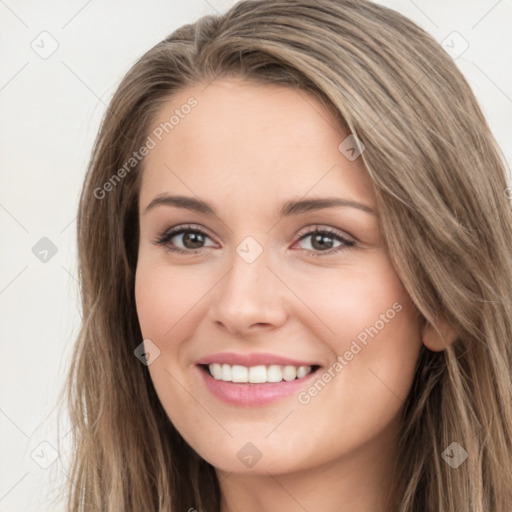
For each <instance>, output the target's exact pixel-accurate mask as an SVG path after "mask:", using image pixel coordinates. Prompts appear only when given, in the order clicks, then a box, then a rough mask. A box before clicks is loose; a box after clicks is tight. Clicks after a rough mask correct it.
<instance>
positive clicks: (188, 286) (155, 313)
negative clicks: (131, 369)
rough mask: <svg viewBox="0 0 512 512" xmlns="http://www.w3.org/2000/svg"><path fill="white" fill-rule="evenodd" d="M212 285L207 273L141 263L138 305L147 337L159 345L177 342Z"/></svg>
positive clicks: (139, 267) (140, 320)
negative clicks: (175, 339)
mask: <svg viewBox="0 0 512 512" xmlns="http://www.w3.org/2000/svg"><path fill="white" fill-rule="evenodd" d="M208 282H209V281H208V280H207V276H206V275H204V272H198V271H197V270H196V271H193V270H190V269H188V270H187V269H186V268H185V267H174V268H173V267H172V266H170V265H152V264H145V262H144V261H143V260H142V261H139V265H138V267H137V272H136V276H135V301H136V306H137V315H138V318H139V323H140V327H141V330H142V334H143V336H144V337H145V338H150V339H152V338H154V339H155V340H157V343H162V341H163V340H164V339H172V338H176V332H177V331H180V330H182V329H183V328H184V326H185V325H186V324H188V323H190V321H191V320H192V316H193V314H194V310H195V308H194V306H196V307H197V305H198V304H199V303H200V302H201V299H203V298H204V296H205V294H206V293H207V291H208ZM195 321H197V319H195ZM162 348H163V347H162Z"/></svg>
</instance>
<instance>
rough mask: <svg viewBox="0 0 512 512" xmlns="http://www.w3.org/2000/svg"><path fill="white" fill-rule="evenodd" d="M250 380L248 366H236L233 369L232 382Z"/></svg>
mask: <svg viewBox="0 0 512 512" xmlns="http://www.w3.org/2000/svg"><path fill="white" fill-rule="evenodd" d="M248 378H249V369H248V368H247V367H246V366H239V365H238V364H234V365H233V366H232V367H231V382H247V380H248Z"/></svg>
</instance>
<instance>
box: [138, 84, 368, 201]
mask: <svg viewBox="0 0 512 512" xmlns="http://www.w3.org/2000/svg"><path fill="white" fill-rule="evenodd" d="M191 105H193V106H191ZM155 133H156V134H157V135H154V134H155ZM347 135H348V134H347V133H346V132H344V131H343V130H342V129H341V127H339V126H338V125H337V123H336V121H335V119H334V118H333V117H332V115H331V114H330V113H329V112H328V111H327V110H326V109H325V107H324V106H323V105H322V104H321V103H320V102H319V101H318V100H317V99H316V98H315V97H313V96H311V95H309V94H307V93H305V92H303V91H297V90H295V89H293V88H290V87H283V86H275V85H267V84H265V85H260V84H254V83H251V82H247V81H243V80H240V79H224V80H216V81H214V82H212V83H211V84H209V85H208V84H195V85H192V86H189V87H187V88H185V89H183V90H181V91H179V92H178V93H176V94H175V95H173V96H172V97H171V98H169V99H168V100H167V101H166V103H164V104H163V106H162V107H161V109H160V111H159V112H158V115H157V116H156V117H155V119H154V120H153V123H152V125H151V133H150V136H151V137H152V138H153V139H154V141H155V147H154V148H153V149H152V150H151V151H150V152H149V154H148V155H147V156H146V157H145V160H144V175H143V180H142V189H141V203H144V202H146V203H147V202H148V201H149V200H151V197H152V196H154V195H155V194H159V193H162V192H169V193H171V192H173V193H187V194H188V195H190V193H191V192H192V193H193V194H195V195H199V196H202V197H205V198H206V197H212V196H213V195H215V200H217V199H218V200H219V201H221V200H223V199H226V200H229V199H231V200H233V198H234V197H235V196H244V198H245V200H248V201H250V197H249V196H251V195H253V194H254V195H258V196H259V202H260V204H262V202H268V201H270V200H271V198H272V197H275V198H276V199H277V198H278V197H282V198H290V197H297V196H304V195H306V194H308V193H311V194H312V195H315V196H318V195H320V194H326V195H327V194H328V195H331V196H332V195H333V194H335V195H336V194H343V195H344V196H347V195H349V196H351V198H352V199H359V200H364V201H366V202H367V203H369V204H371V205H373V204H374V203H373V194H372V190H371V188H372V187H371V182H370V179H369V177H368V175H367V173H366V170H365V168H364V165H363V163H362V160H361V159H360V158H358V159H357V160H355V161H350V160H348V159H347V158H346V157H345V156H344V155H343V154H342V152H341V151H340V150H339V145H340V143H341V142H342V141H343V140H344V139H345V138H346V137H347ZM159 139H161V140H159ZM269 192H271V194H269Z"/></svg>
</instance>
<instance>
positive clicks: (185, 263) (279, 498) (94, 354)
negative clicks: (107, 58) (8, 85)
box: [68, 0, 512, 512]
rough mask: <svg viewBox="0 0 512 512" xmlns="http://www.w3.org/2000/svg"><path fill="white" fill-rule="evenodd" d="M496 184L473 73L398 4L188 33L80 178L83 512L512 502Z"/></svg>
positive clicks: (74, 370)
mask: <svg viewBox="0 0 512 512" xmlns="http://www.w3.org/2000/svg"><path fill="white" fill-rule="evenodd" d="M508 190H509V189H507V181H506V173H505V169H504V165H503V162H502V160H501V159H500V156H499V150H498V148H497V146H496V143H495V141H494V138H493V137H492V135H491V133H490V130H489V128H488V126H487V123H486V121H485V119H484V117H483V115H482V113H481V111H480V108H479V106H478V104H477V102H476V100H475V98H474V95H473V94H472V92H471V90H470V88H469V86H468V84H467V83H466V81H465V80H464V78H463V77H462V75H461V73H460V72H459V71H458V69H457V68H456V66H455V65H454V63H453V62H452V60H451V59H450V57H449V56H448V55H447V54H445V53H444V51H443V50H442V49H441V48H440V46H439V45H438V44H437V43H436V42H435V41H434V40H433V39H432V38H431V37H430V36H429V35H428V34H426V33H425V32H424V31H423V30H421V29H420V28H418V27H417V26H416V25H415V24H413V23H412V22H410V21H409V20H407V19H405V18H404V17H403V16H401V15H399V14H397V13H395V12H393V11H391V10H389V9H387V8H384V7H381V6H378V5H374V4H372V3H370V2H366V1H357V2H356V1H352V0H343V1H335V0H322V1H314V2H313V1H308V0H293V1H286V2H284V1H274V0H272V1H266V0H265V1H263V0H261V1H260V0H256V1H245V2H240V3H238V4H236V5H235V6H234V7H233V8H231V9H230V10H229V11H228V12H227V13H226V14H225V15H222V16H206V17H203V18H201V19H200V20H198V21H197V22H196V23H195V24H191V25H186V26H183V27H181V28H180V29H178V30H176V31H175V32H174V33H173V34H171V35H170V36H169V37H168V38H167V39H165V40H164V41H162V42H161V43H159V44H158V45H156V46H155V47H154V48H153V49H151V50H150V51H149V52H148V53H146V54H145V55H144V56H143V57H142V58H141V59H140V60H139V61H138V62H137V63H136V64H135V65H134V66H133V67H132V69H131V70H130V71H129V72H128V74H127V75H126V77H125V78H124V80H123V81H122V83H121V84H120V86H119V88H118V90H117V92H116V93H115V95H114V97H113V99H112V101H111V104H110V106H109V108H108V111H107V113H106V116H105V119H104V120H103V124H102V127H101V130H100V133H99V135H98V139H97V142H96V145H95V148H94V151H93V155H92V159H91V163H90V168H89V170H88V173H87V177H86V180H85V183H84V187H83V192H82V196H81V201H80V209H79V217H78V234H79V237H78V244H79V265H80V278H81V284H82V301H83V325H82V329H81V332H80V335H79V339H78V341H77V344H76V351H75V354H74V360H73V364H72V367H71V369H70V374H69V396H68V398H69V406H70V409H71V419H72V422H73V425H74V432H73V433H74V440H75V452H74V458H73V467H72V472H71V474H70V477H71V481H72V484H71V486H70V498H69V504H68V508H69V510H73V511H75V510H76V511H78V510H109V511H115V510H116V511H117V510H119V511H121V510H123V511H129V510H130V511H131V510H133V511H141V510H148V511H149V510H159V511H168V510H173V511H174V510H201V511H203V510H204V511H207V510H208V511H212V512H213V511H221V512H228V511H233V510H240V509H241V508H242V507H244V510H249V511H250V510H269V511H270V510H289V511H292V510H293V511H294V510H318V509H322V510H344V511H347V512H348V511H358V512H370V511H377V510H378V511H390V512H391V511H393V512H416V511H419V510H421V511H434V510H435V511H443V512H455V511H460V510H472V511H481V512H483V511H490V510H492V511H493V512H505V511H508V510H510V507H511V504H512V443H511V439H512V408H511V403H512V383H511V378H510V368H511V361H512V354H511V351H512V349H511V340H512V301H511V294H512V292H511V290H512V258H511V256H510V247H511V245H512V215H511V208H510V202H509V199H508V197H507V196H508V194H507V192H508Z"/></svg>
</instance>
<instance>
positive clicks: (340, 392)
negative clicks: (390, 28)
mask: <svg viewBox="0 0 512 512" xmlns="http://www.w3.org/2000/svg"><path fill="white" fill-rule="evenodd" d="M191 96H193V97H194V98H196V99H197V101H198V104H197V107H195V108H194V109H193V110H192V111H191V112H190V114H188V115H187V116H186V117H184V118H183V119H180V122H179V124H177V125H176V126H175V127H174V129H173V130H172V131H171V132H170V133H169V134H168V135H166V136H165V137H164V138H163V140H162V141H161V142H159V143H158V144H157V146H156V147H155V148H154V149H152V150H151V151H150V153H149V154H148V156H147V157H146V158H145V161H144V162H145V163H144V165H145V168H144V174H143V179H142V183H141V190H140V201H139V207H140V245H139V255H138V262H137V270H136V285H135V297H136V304H137V313H138V317H139V322H140V325H141V330H142V333H143V336H144V338H145V339H150V340H151V342H152V343H153V344H154V345H156V346H157V347H158V349H159V350H160V355H159V356H158V357H157V358H156V359H155V360H154V362H152V363H151V364H150V365H149V366H148V369H149V372H150V375H151V379H152V381H153V383H154V386H155V389H156V391H157V393H158V396H159V399H160V401H161V403H162V405H163V407H164V409H165V411H166V412H167V414H168V416H169V418H170V420H171V421H172V422H173V424H174V425H175V427H176V428H177V430H178V431H179V432H180V434H181V435H182V436H183V438H184V439H185V440H186V441H187V443H188V444H189V445H190V446H192V448H194V450H195V451H197V453H199V455H200V456H201V457H203V458H204V459H205V460H207V461H208V462H209V463H211V464H212V465H213V466H214V467H215V468H216V472H217V475H218V477H219V481H220V487H221V494H222V506H221V510H222V512H228V511H239V510H244V511H245V512H252V511H265V512H277V511H286V512H295V511H297V512H299V511H303V510H308V511H313V510H322V511H324V512H335V511H336V512H340V511H341V512H377V511H378V512H383V511H388V512H391V511H393V510H394V509H393V508H392V507H390V506H386V498H387V493H388V491H389V489H390V488H391V484H392V480H391V475H390V472H391V467H392V464H393V461H394V454H395V449H396V445H395V441H396V435H397V431H398V427H399V415H400V413H401V410H402V407H403V404H404V400H405V398H406V396H407V394H408V392H409V390H410V387H411V384H412V380H413V377H414V369H415V364H416V362H417V358H418V355H419V350H420V347H421V343H422V340H421V333H420V327H419V326H420V323H419V315H418V312H417V310H416V308H415V306H414V304H413V303H412V301H411V300H410V297H409V296H408V294H407V292H406V290H405V289H404V287H403V285H402V283H401V281H400V279H399V278H398V276H397V274H396V272H395V270H394V268H393V266H392V263H391V261H390V258H389V255H388V252H387V250H386V247H385V244H384V240H383V237H382V234H381V232H380V230H379V224H378V212H377V209H376V203H375V197H374V193H373V190H372V186H371V181H370V179H369V177H368V175H367V174H366V171H365V168H364V165H363V162H362V158H361V157H359V158H357V159H355V160H354V161H350V160H349V159H347V158H346V157H345V155H344V154H342V152H341V151H340V150H339V149H338V146H339V144H340V143H341V142H342V141H343V140H344V139H345V137H346V136H347V133H344V132H343V131H341V130H340V129H339V128H338V127H337V126H336V124H335V121H334V119H333V118H332V117H331V115H330V114H329V113H328V111H327V110H325V108H324V106H323V105H322V104H320V103H319V102H318V101H317V100H316V99H315V98H313V97H311V96H309V95H307V94H305V93H304V92H300V93H299V92H297V91H294V90H293V89H291V88H286V87H277V86H272V85H256V84H252V83H250V82H244V81H241V80H235V79H229V80H228V79H223V80H216V81H215V82H213V83H212V84H210V85H209V86H207V87H206V85H205V84H197V85H193V86H189V87H187V88H186V89H184V90H182V91H180V92H179V93H177V94H176V95H175V96H173V97H172V98H171V99H170V100H169V101H168V102H167V103H166V104H165V105H164V106H163V107H162V109H161V112H160V113H159V115H158V118H157V119H156V120H155V122H154V125H155V126H157V125H159V124H160V123H165V122H166V121H168V120H169V117H170V116H171V115H172V114H173V112H174V110H175V109H176V108H179V107H180V106H181V105H183V104H185V103H186V102H187V99H188V98H190V97H191ZM164 193H165V194H169V195H180V196H187V197H191V198H195V199H200V200H202V201H206V202H208V203H209V204H211V205H212V206H213V207H214V208H215V212H216V215H208V214H207V213H204V212H197V211H192V210H187V209H184V208H179V207H177V206H173V205H169V204H158V205H155V206H154V207H153V208H151V209H149V210H147V211H146V208H147V207H148V205H149V204H150V203H151V201H152V200H153V199H154V198H155V197H156V196H159V195H161V194H164ZM324 197H337V198H345V199H349V200H351V201H355V202H357V203H360V204H362V205H365V206H367V207H369V208H371V209H373V210H374V212H375V214H373V213H371V212H368V211H364V210H362V209H359V208H353V207H349V206H341V207H340V206H337V207H329V208H324V209H320V210H312V211H303V212H301V213H298V214H296V215H289V216H285V217H280V216H279V214H278V212H279V209H280V208H281V206H282V205H283V204H284V203H285V202H287V201H290V200H304V199H311V198H324ZM183 224H185V225H188V224H192V225H193V228H200V229H201V230H202V231H205V232H206V234H207V236H203V237H202V238H201V236H200V234H197V232H194V230H193V229H192V235H193V234H194V233H195V235H196V238H194V237H193V236H190V233H189V234H188V236H187V233H185V234H183V233H181V234H178V235H175V236H174V237H172V238H171V240H169V241H167V242H166V243H167V246H168V247H177V248H181V249H182V250H184V251H188V252H187V253H185V254H180V253H177V252H172V251H170V250H166V247H164V246H163V245H158V244H155V243H153V242H154V241H155V239H157V238H158V237H159V236H160V235H161V234H162V233H163V232H165V231H166V230H169V228H172V227H174V226H181V225H183ZM315 229H316V231H317V232H318V231H322V229H329V230H331V231H334V233H335V235H338V236H342V237H344V238H346V239H347V240H350V241H355V245H353V246H349V245H346V244H344V243H343V242H340V241H339V240H338V239H337V238H336V236H333V235H332V234H330V233H327V234H326V235H324V236H327V238H324V244H325V245H327V247H325V245H324V247H325V248H324V249H322V245H321V244H318V243H315V236H314V233H315ZM306 233H313V234H310V236H307V237H305V238H303V239H302V240H301V237H302V236H303V235H305V234H306ZM197 237H199V238H197ZM246 237H252V238H253V239H254V240H255V241H256V242H257V244H258V245H259V247H260V248H261V250H262V252H261V254H260V255H259V256H258V257H257V258H256V259H255V260H254V261H251V262H250V263H248V262H247V260H246V259H244V258H243V257H241V255H240V254H242V253H239V252H237V247H239V246H240V244H241V243H242V242H243V241H244V240H245V239H246ZM198 240H199V242H198ZM242 246H243V247H245V248H247V247H248V246H247V245H245V246H244V245H243V244H242ZM250 247H252V248H251V249H250V250H251V251H254V250H255V249H254V246H250ZM194 250H197V251H198V252H196V253H193V251H194ZM308 251H310V252H313V253H315V255H313V254H308ZM328 251H330V252H331V253H330V254H324V253H325V252H328ZM394 304H395V308H396V310H395V309H393V305H394ZM397 304H398V307H397ZM400 306H401V307H400ZM398 309H399V311H398ZM386 311H392V313H393V315H392V316H393V318H391V313H389V316H388V317H387V318H386V320H387V321H384V322H383V321H381V322H380V323H377V321H378V320H379V319H382V316H381V315H382V314H384V313H386ZM381 325H382V327H381ZM372 326H377V329H376V330H377V334H375V335H374V336H373V337H368V342H367V344H366V345H364V344H362V343H358V345H360V346H361V347H362V349H361V350H360V351H358V352H357V354H356V355H354V356H353V358H352V357H350V354H348V355H347V356H345V354H346V352H347V351H350V347H351V346H353V345H351V344H352V342H353V341H354V340H356V339H357V336H358V335H361V333H362V332H365V329H367V328H371V327H372ZM225 352H230V353H235V354H242V355H244V354H249V353H250V354H261V353H266V354H273V355H276V356H281V357H288V358H292V359H294V360H297V359H298V360H300V361H309V362H313V363H315V364H316V365H317V366H319V367H320V368H319V369H318V370H316V372H315V373H314V374H313V373H312V374H310V375H308V376H306V377H305V380H304V382H305V384H304V386H303V388H301V391H304V390H308V389H310V388H311V386H312V385H313V384H314V383H315V382H316V381H317V380H318V379H321V378H322V375H325V374H326V372H328V370H329V368H330V369H331V372H333V370H332V368H333V363H335V362H336V360H337V357H338V356H340V357H343V358H344V359H343V361H344V363H343V369H342V370H341V371H338V370H335V371H334V375H335V376H334V377H332V375H331V379H330V380H329V382H328V383H326V384H325V386H324V387H322V388H321V390H320V391H319V392H318V393H317V394H316V395H314V396H310V401H309V402H308V403H300V402H299V400H298V393H297V392H294V393H292V394H291V395H288V396H284V397H281V398H280V399H278V400H276V401H273V402H272V403H268V404H260V405H255V404H232V403H226V402H224V401H223V400H221V399H219V398H218V396H217V395H215V394H213V393H212V391H211V390H210V389H209V387H208V386H207V385H205V378H203V377H204V375H203V374H201V372H205V373H204V374H205V375H206V371H205V370H204V369H202V368H201V367H199V366H198V365H197V361H198V360H199V359H201V358H205V357H208V356H209V355H211V354H214V353H225ZM349 358H350V360H349ZM338 361H339V359H338ZM345 363H346V364H345ZM206 378H208V379H211V380H212V381H213V380H214V379H213V378H212V377H210V376H209V375H208V376H207V377H206ZM308 379H309V380H308ZM326 380H328V378H327V379H326ZM306 381H307V383H306ZM280 384H281V383H279V384H278V385H280ZM229 385H231V386H251V385H253V384H247V383H246V384H243V383H242V384H229ZM266 385H268V383H263V384H259V386H266ZM302 396H303V395H302ZM249 442H250V443H252V445H254V446H255V447H256V449H257V452H256V453H259V454H260V456H261V458H259V460H258V461H257V462H256V463H255V464H254V465H252V466H250V467H249V466H248V465H247V464H244V463H242V461H241V458H240V451H241V450H242V456H243V455H246V453H245V452H244V451H243V450H246V451H247V450H249V448H247V447H246V445H247V443H249ZM244 447H245V448H244ZM251 449H252V448H251ZM254 453H255V452H251V453H250V454H249V455H254ZM237 454H239V456H237ZM242 458H243V457H242ZM192 505H193V504H191V506H192Z"/></svg>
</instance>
